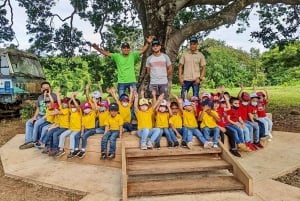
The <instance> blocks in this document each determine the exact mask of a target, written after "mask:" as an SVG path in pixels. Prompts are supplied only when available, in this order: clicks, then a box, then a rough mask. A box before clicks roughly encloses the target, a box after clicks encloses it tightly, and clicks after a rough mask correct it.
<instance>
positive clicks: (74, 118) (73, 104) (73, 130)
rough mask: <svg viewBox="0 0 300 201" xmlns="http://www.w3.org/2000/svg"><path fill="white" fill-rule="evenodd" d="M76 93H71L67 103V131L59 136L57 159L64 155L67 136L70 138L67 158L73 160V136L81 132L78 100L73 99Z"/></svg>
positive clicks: (80, 114)
mask: <svg viewBox="0 0 300 201" xmlns="http://www.w3.org/2000/svg"><path fill="white" fill-rule="evenodd" d="M76 94H77V93H73V94H72V96H71V99H70V101H69V106H70V110H71V112H70V124H69V129H68V130H66V131H64V132H63V133H62V134H61V135H60V136H59V145H58V147H59V152H58V154H56V156H57V157H60V156H62V155H64V154H65V151H64V145H65V139H66V137H67V136H70V145H69V149H70V153H69V155H68V158H73V157H74V156H75V155H73V152H74V148H75V136H76V135H77V134H79V133H80V131H81V116H82V113H81V108H80V101H79V100H78V99H75V96H76Z"/></svg>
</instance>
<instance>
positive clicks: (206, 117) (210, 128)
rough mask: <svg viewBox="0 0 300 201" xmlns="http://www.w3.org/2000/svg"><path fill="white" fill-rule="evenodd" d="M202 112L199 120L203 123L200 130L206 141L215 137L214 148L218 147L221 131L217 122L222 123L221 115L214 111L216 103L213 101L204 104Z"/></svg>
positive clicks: (206, 101)
mask: <svg viewBox="0 0 300 201" xmlns="http://www.w3.org/2000/svg"><path fill="white" fill-rule="evenodd" d="M202 106H203V108H202V111H200V112H199V117H198V120H199V121H201V124H200V128H201V131H202V132H203V134H204V137H205V139H206V140H208V141H209V140H210V136H211V135H212V136H213V147H214V148H217V147H218V139H219V137H220V129H219V127H218V125H217V122H218V121H220V118H219V114H218V112H217V111H215V110H214V103H213V102H212V101H211V100H205V101H204V102H202Z"/></svg>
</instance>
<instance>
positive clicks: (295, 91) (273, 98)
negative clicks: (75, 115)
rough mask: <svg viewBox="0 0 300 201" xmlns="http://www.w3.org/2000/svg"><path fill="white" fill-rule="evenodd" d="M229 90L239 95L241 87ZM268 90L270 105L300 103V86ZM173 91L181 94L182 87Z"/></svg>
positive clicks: (209, 90) (295, 104) (213, 90)
mask: <svg viewBox="0 0 300 201" xmlns="http://www.w3.org/2000/svg"><path fill="white" fill-rule="evenodd" d="M262 90H263V88H258V91H262ZM227 91H228V92H229V93H230V95H232V96H237V94H238V92H239V91H240V88H231V89H227ZM245 91H247V92H248V93H251V92H252V91H253V88H250V87H249V88H245ZM268 91H269V94H270V107H276V106H299V105H300V86H271V87H268ZM205 92H215V89H207V90H205ZM172 93H173V94H177V95H179V94H180V88H178V87H173V88H172ZM190 93H191V92H190Z"/></svg>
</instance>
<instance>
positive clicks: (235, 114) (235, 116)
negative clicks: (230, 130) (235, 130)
mask: <svg viewBox="0 0 300 201" xmlns="http://www.w3.org/2000/svg"><path fill="white" fill-rule="evenodd" d="M227 115H228V116H230V120H231V121H233V122H238V121H239V117H240V116H241V113H240V110H239V109H237V110H235V109H230V110H229V111H227Z"/></svg>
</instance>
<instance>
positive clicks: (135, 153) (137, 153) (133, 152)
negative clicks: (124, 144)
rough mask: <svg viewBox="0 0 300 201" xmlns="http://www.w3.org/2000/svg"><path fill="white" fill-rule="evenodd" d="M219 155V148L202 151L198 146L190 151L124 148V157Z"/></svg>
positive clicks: (183, 149)
mask: <svg viewBox="0 0 300 201" xmlns="http://www.w3.org/2000/svg"><path fill="white" fill-rule="evenodd" d="M218 153H221V149H220V148H210V149H204V148H202V147H200V146H194V147H193V149H192V150H190V149H185V148H178V149H168V148H166V147H162V148H161V149H160V150H157V149H151V150H150V149H148V150H140V148H126V157H127V158H129V157H155V156H179V155H201V154H218Z"/></svg>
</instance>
